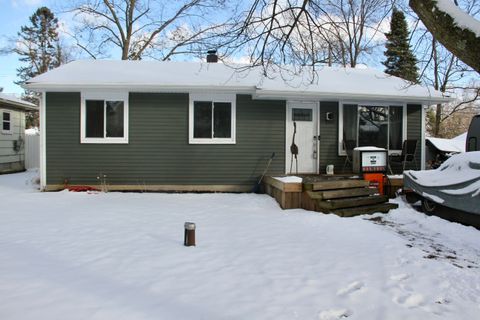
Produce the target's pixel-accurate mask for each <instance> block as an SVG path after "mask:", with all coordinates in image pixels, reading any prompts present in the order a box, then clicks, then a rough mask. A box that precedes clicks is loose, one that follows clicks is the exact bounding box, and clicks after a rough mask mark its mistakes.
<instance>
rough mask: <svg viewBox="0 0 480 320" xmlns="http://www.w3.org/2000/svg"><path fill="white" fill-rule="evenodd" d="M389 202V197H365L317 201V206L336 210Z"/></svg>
mask: <svg viewBox="0 0 480 320" xmlns="http://www.w3.org/2000/svg"><path fill="white" fill-rule="evenodd" d="M387 201H388V197H387V196H381V195H376V196H365V197H355V198H343V199H332V200H317V204H318V206H319V207H320V208H322V209H324V210H334V209H341V208H352V207H361V206H366V205H374V204H379V203H385V202H387Z"/></svg>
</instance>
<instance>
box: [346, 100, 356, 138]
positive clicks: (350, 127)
mask: <svg viewBox="0 0 480 320" xmlns="http://www.w3.org/2000/svg"><path fill="white" fill-rule="evenodd" d="M357 115H358V106H357V105H356V104H346V105H344V106H343V139H344V140H345V141H349V143H348V145H354V146H356V145H357V123H358V117H357Z"/></svg>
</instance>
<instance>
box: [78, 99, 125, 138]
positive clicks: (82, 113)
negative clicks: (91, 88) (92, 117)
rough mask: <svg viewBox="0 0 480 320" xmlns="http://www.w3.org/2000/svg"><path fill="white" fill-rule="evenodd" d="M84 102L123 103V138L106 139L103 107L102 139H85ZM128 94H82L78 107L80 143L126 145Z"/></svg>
mask: <svg viewBox="0 0 480 320" xmlns="http://www.w3.org/2000/svg"><path fill="white" fill-rule="evenodd" d="M86 100H103V101H123V137H107V136H106V128H107V123H106V122H107V117H106V115H105V112H106V108H105V107H104V111H103V112H104V117H103V136H104V137H103V138H88V137H86V131H87V130H86V127H85V126H86V120H87V119H86ZM128 114H129V112H128V92H82V93H81V105H80V143H105V144H119V143H120V144H122V143H123V144H127V143H128V123H129V122H128Z"/></svg>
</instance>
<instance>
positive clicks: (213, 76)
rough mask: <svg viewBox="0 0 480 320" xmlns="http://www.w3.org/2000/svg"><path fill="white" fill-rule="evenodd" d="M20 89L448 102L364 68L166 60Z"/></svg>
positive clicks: (67, 73) (88, 65) (84, 65)
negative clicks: (267, 67) (268, 68)
mask: <svg viewBox="0 0 480 320" xmlns="http://www.w3.org/2000/svg"><path fill="white" fill-rule="evenodd" d="M289 70H292V69H291V68H290V69H289ZM312 78H313V80H312ZM25 87H26V88H29V89H32V90H39V91H41V90H48V91H66V90H72V89H75V90H81V89H93V88H104V89H128V90H129V91H143V92H185V91H194V90H209V91H235V92H241V93H249V94H252V95H253V96H254V97H256V98H264V99H275V98H277V99H278V98H283V99H294V98H297V99H363V100H365V99H372V100H382V99H383V100H396V101H407V102H421V103H427V104H434V103H440V102H446V101H450V100H451V99H450V98H448V97H444V96H443V95H442V94H441V93H440V92H438V91H435V90H433V89H432V88H427V87H423V86H420V85H409V84H408V83H407V82H406V81H404V80H402V79H400V78H397V77H393V76H390V75H387V74H385V73H383V72H380V71H377V70H374V69H368V68H367V69H356V68H355V69H352V68H339V67H321V68H319V69H317V70H316V71H315V72H311V70H309V69H307V68H305V69H303V72H300V73H294V72H290V71H288V70H287V68H286V69H282V70H281V71H280V70H278V69H277V70H274V71H272V72H271V73H269V74H268V76H264V75H263V72H262V70H261V68H247V67H245V66H241V65H236V66H231V65H225V64H222V63H201V62H171V61H165V62H160V61H118V60H117V61H109V60H80V61H74V62H71V63H69V64H66V65H63V66H61V67H59V68H57V69H54V70H51V71H49V72H47V73H44V74H42V75H39V76H37V77H35V78H32V79H30V80H29V81H27V82H26V84H25Z"/></svg>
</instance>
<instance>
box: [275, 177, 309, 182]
mask: <svg viewBox="0 0 480 320" xmlns="http://www.w3.org/2000/svg"><path fill="white" fill-rule="evenodd" d="M273 178H274V179H276V180H278V181H282V182H284V183H302V181H303V179H302V178H301V177H297V176H287V177H273Z"/></svg>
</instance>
